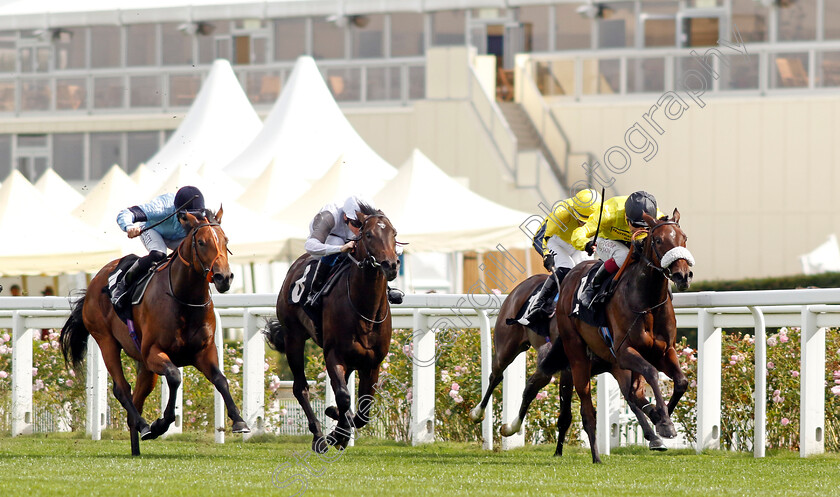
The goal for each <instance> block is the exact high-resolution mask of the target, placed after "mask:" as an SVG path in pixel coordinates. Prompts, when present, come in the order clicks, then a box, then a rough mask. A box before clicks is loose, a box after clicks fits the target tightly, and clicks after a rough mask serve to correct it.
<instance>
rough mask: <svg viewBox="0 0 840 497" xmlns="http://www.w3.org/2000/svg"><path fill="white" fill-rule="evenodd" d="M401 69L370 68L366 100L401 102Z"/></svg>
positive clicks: (368, 70)
mask: <svg viewBox="0 0 840 497" xmlns="http://www.w3.org/2000/svg"><path fill="white" fill-rule="evenodd" d="M400 72H401V71H400V68H399V67H369V68H368V69H367V88H366V89H365V99H366V100H368V101H376V100H401V99H402V97H401V93H402V92H401V81H402V80H401V78H400Z"/></svg>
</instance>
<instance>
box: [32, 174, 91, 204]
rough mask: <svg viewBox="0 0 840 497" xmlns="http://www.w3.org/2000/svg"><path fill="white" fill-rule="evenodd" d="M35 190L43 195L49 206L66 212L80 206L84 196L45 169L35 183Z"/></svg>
mask: <svg viewBox="0 0 840 497" xmlns="http://www.w3.org/2000/svg"><path fill="white" fill-rule="evenodd" d="M35 188H36V189H37V190H38V191H39V192H41V194H43V195H44V198H46V199H47V201H48V202H49V205H51V206H53V207H55V208H57V209H60V210H61V211H62V212H68V211H70V210H72V209H74V208H75V207H76V206H77V205H79V204H81V203H82V201H83V200H84V199H85V197H84V195H82V194H81V193H79V192H77V191H76V189H75V188H73V187H72V186H70V185H69V184H68V183H67V182H66V181H64V180H63V179H61V176H59V175H58V173H56V172H55V171H54V170H53V169H47V170H46V171H45V172H44V174H42V175H41V177H40V178H38V181H36V182H35Z"/></svg>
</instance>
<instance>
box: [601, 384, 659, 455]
mask: <svg viewBox="0 0 840 497" xmlns="http://www.w3.org/2000/svg"><path fill="white" fill-rule="evenodd" d="M612 374H613V376H614V377H615V379H616V381H618V387H619V389H621V394H622V395H624V399H625V400H626V401H627V406H628V407H629V408H630V410H631V411H633V414H634V415H635V416H636V420H637V421H638V422H639V426H640V427H641V428H642V433H643V434H644V436H645V440H647V441H648V442H649V448H650V450H668V449H667V447H665V444H664V443H663V442H662V439H661V438H659V437H658V436H657V435H656V431H654V429H653V427H652V426H651V425H650V423H648V417H647V416H645V413H644V411H643V408H645V407H646V406H647V405H648V400H647V398H646V397H645V385H644V383H643V382H642V377H641V376H639V375H638V374H635V373H632V372H630V371H628V370H626V369H618V368H613V370H612Z"/></svg>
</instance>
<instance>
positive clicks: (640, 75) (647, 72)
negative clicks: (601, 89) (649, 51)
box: [627, 57, 665, 93]
mask: <svg viewBox="0 0 840 497" xmlns="http://www.w3.org/2000/svg"><path fill="white" fill-rule="evenodd" d="M664 90H665V59H664V58H662V57H656V58H647V59H630V58H628V59H627V93H659V92H662V91H664Z"/></svg>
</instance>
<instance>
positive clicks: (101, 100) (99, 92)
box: [93, 77, 125, 109]
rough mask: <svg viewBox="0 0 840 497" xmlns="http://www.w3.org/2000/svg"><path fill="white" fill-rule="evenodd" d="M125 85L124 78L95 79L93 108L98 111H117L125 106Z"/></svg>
mask: <svg viewBox="0 0 840 497" xmlns="http://www.w3.org/2000/svg"><path fill="white" fill-rule="evenodd" d="M124 91H125V84H124V83H123V78H121V77H115V78H94V79H93V107H94V108H96V109H116V108H119V107H122V106H123V93H124Z"/></svg>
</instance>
